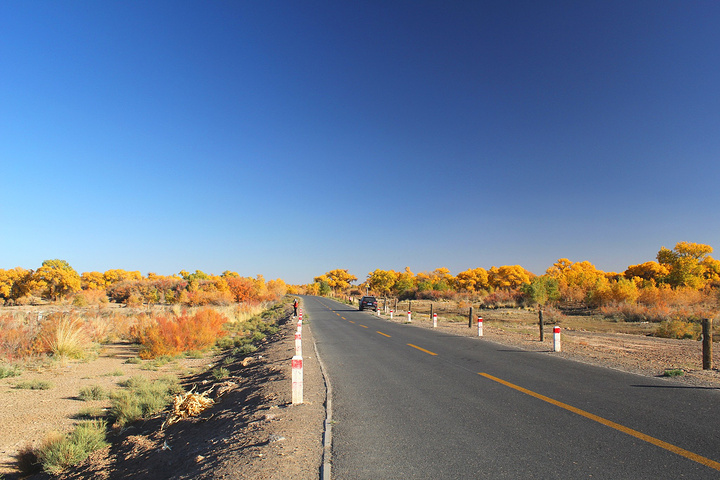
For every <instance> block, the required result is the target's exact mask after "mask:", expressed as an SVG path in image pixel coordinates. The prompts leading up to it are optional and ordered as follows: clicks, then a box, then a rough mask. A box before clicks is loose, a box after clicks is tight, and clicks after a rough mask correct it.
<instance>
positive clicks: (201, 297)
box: [0, 259, 293, 306]
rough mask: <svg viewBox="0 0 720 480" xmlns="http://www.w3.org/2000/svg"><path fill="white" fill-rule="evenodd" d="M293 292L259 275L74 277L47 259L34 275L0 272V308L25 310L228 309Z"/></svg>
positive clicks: (60, 264) (121, 272) (115, 271)
mask: <svg viewBox="0 0 720 480" xmlns="http://www.w3.org/2000/svg"><path fill="white" fill-rule="evenodd" d="M292 290H293V289H292V287H291V286H288V285H287V284H286V283H285V281H283V280H282V279H277V280H269V281H266V280H265V279H264V278H263V276H262V275H258V276H257V277H254V278H253V277H243V276H240V275H239V274H238V273H237V272H231V271H225V272H223V273H222V274H221V275H212V274H207V273H205V272H202V271H200V270H196V271H195V272H194V273H190V272H187V271H185V270H183V271H181V272H180V273H179V274H177V275H170V276H164V275H157V274H155V273H148V274H147V276H143V275H142V274H141V273H140V272H139V271H127V270H120V269H113V270H108V271H106V272H84V273H82V274H78V273H77V272H76V271H75V269H73V268H72V267H71V266H70V264H69V263H68V262H67V261H65V260H57V259H56V260H45V261H44V262H43V263H42V266H41V267H40V268H38V269H37V270H26V269H24V268H21V267H17V268H13V269H9V270H2V269H0V304H5V305H24V304H32V303H36V302H37V301H39V300H41V299H43V300H49V301H67V300H71V301H72V302H73V304H75V305H79V306H82V305H86V304H88V303H98V302H110V301H112V302H117V303H126V304H141V303H153V304H175V303H179V304H183V305H190V306H195V305H226V304H229V303H232V302H252V303H259V302H263V301H269V300H275V299H278V298H280V297H282V296H283V295H285V294H286V293H288V292H290V293H292Z"/></svg>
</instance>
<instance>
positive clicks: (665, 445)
mask: <svg viewBox="0 0 720 480" xmlns="http://www.w3.org/2000/svg"><path fill="white" fill-rule="evenodd" d="M478 375H482V376H483V377H485V378H489V379H490V380H493V381H496V382H498V383H501V384H503V385H505V386H506V387H510V388H513V389H515V390H517V391H519V392H522V393H525V394H527V395H530V396H531V397H535V398H537V399H539V400H542V401H543V402H548V403H550V404H552V405H555V406H556V407H560V408H564V409H565V410H568V411H570V412H573V413H575V414H577V415H581V416H583V417H585V418H589V419H590V420H593V421H596V422H598V423H601V424H603V425H605V426H607V427H610V428H614V429H615V430H618V431H620V432H623V433H626V434H628V435H631V436H633V437H635V438H639V439H640V440H643V441H645V442H648V443H651V444H653V445H655V446H657V447H660V448H664V449H665V450H668V451H670V452H673V453H676V454H678V455H681V456H683V457H685V458H688V459H690V460H692V461H694V462H698V463H701V464H703V465H705V466H706V467H710V468H714V469H715V470H720V463H718V462H716V461H714V460H710V459H709V458H705V457H703V456H702V455H698V454H697V453H693V452H691V451H689V450H685V449H684V448H680V447H678V446H676V445H673V444H671V443H667V442H664V441H662V440H659V439H657V438H655V437H651V436H650V435H646V434H644V433H642V432H638V431H637V430H633V429H632V428H628V427H626V426H624V425H620V424H619V423H615V422H613V421H610V420H607V419H605V418H603V417H599V416H597V415H594V414H592V413H590V412H586V411H585V410H581V409H579V408H577V407H573V406H572V405H568V404H567V403H563V402H559V401H557V400H554V399H552V398H550V397H546V396H545V395H541V394H539V393H535V392H533V391H532V390H528V389H527V388H523V387H520V386H518V385H515V384H513V383H510V382H507V381H505V380H502V379H500V378H497V377H493V376H492V375H489V374H487V373H478Z"/></svg>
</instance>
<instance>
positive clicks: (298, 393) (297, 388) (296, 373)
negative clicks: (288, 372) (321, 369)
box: [292, 355, 303, 405]
mask: <svg viewBox="0 0 720 480" xmlns="http://www.w3.org/2000/svg"><path fill="white" fill-rule="evenodd" d="M301 403H303V359H302V357H301V356H299V355H295V356H294V357H292V404H293V405H298V404H301Z"/></svg>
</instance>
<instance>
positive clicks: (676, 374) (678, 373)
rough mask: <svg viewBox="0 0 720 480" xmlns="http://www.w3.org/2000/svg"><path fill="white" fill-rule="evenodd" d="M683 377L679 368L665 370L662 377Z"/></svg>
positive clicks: (683, 373)
mask: <svg viewBox="0 0 720 480" xmlns="http://www.w3.org/2000/svg"><path fill="white" fill-rule="evenodd" d="M683 375H685V372H683V371H682V370H681V369H679V368H674V369H671V370H665V373H663V376H665V377H682V376H683Z"/></svg>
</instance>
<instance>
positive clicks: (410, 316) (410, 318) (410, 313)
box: [408, 310, 412, 322]
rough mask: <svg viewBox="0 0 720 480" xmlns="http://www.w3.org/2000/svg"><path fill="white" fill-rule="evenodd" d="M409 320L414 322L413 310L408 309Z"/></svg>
mask: <svg viewBox="0 0 720 480" xmlns="http://www.w3.org/2000/svg"><path fill="white" fill-rule="evenodd" d="M408 322H412V312H411V311H410V310H408Z"/></svg>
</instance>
